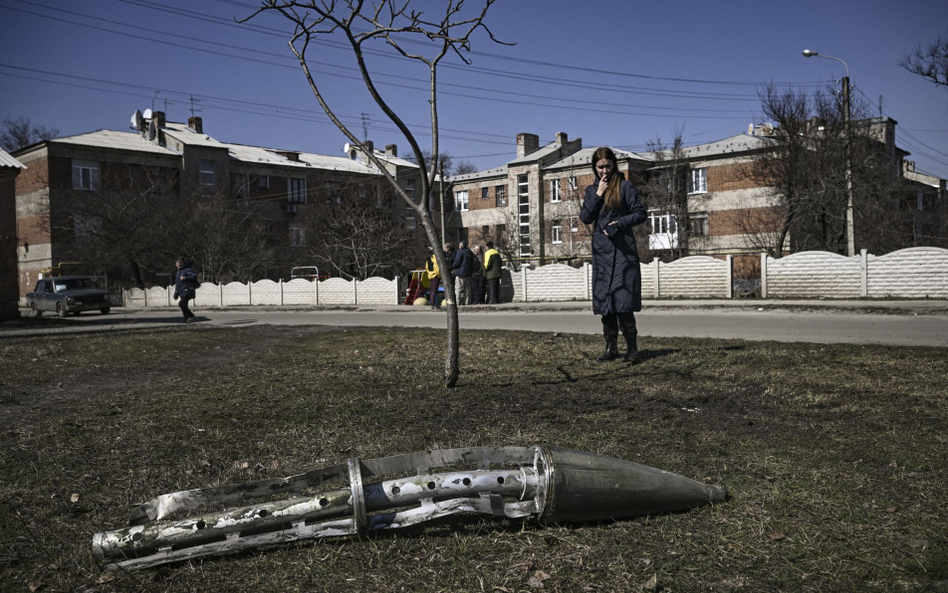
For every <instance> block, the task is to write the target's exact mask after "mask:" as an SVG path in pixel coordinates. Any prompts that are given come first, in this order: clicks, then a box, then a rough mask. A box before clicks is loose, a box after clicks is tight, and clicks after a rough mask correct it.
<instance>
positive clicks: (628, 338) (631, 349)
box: [622, 330, 639, 362]
mask: <svg viewBox="0 0 948 593" xmlns="http://www.w3.org/2000/svg"><path fill="white" fill-rule="evenodd" d="M637 335H638V332H636V331H635V330H632V331H630V332H628V333H626V334H625V344H626V347H627V349H626V351H625V356H623V357H622V360H623V362H638V361H639V347H638V345H637V344H636V343H635V342H636V340H635V338H636V336H637Z"/></svg>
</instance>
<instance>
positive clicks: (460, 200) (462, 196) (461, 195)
mask: <svg viewBox="0 0 948 593" xmlns="http://www.w3.org/2000/svg"><path fill="white" fill-rule="evenodd" d="M454 203H455V204H456V205H457V206H456V207H457V209H458V210H459V211H461V212H467V209H468V201H467V192H466V191H459V192H457V193H455V194H454Z"/></svg>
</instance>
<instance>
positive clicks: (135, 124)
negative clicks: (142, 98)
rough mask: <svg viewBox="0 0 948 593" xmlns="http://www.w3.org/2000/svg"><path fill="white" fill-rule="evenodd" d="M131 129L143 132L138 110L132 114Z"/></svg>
mask: <svg viewBox="0 0 948 593" xmlns="http://www.w3.org/2000/svg"><path fill="white" fill-rule="evenodd" d="M132 127H133V128H135V129H136V130H138V131H139V132H141V131H142V130H144V118H143V117H142V112H141V110H140V109H136V110H135V113H133V114H132Z"/></svg>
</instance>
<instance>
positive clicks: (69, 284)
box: [53, 278, 95, 292]
mask: <svg viewBox="0 0 948 593" xmlns="http://www.w3.org/2000/svg"><path fill="white" fill-rule="evenodd" d="M53 283H54V285H55V287H56V292H65V291H67V290H85V289H87V288H95V284H94V283H93V282H92V278H68V279H64V280H54V281H53Z"/></svg>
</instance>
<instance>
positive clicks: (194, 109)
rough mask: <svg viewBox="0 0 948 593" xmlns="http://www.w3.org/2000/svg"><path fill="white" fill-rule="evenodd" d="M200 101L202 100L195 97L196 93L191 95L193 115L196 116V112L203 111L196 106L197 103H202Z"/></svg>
mask: <svg viewBox="0 0 948 593" xmlns="http://www.w3.org/2000/svg"><path fill="white" fill-rule="evenodd" d="M200 102H201V100H200V99H195V98H194V95H191V117H194V114H195V113H200V112H201V111H203V110H202V109H197V108H195V107H194V104H195V103H200Z"/></svg>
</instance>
